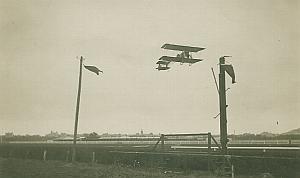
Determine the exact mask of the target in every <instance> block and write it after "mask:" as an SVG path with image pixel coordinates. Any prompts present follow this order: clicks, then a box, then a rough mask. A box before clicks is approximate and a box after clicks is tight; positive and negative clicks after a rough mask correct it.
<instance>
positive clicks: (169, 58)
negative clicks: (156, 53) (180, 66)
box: [159, 56, 203, 64]
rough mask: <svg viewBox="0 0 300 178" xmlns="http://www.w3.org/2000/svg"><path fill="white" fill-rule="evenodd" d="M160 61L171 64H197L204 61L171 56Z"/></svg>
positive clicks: (163, 57)
mask: <svg viewBox="0 0 300 178" xmlns="http://www.w3.org/2000/svg"><path fill="white" fill-rule="evenodd" d="M159 60H163V61H170V62H181V63H190V64H193V63H196V62H199V61H203V60H202V59H189V58H181V57H170V56H162V57H161V58H159Z"/></svg>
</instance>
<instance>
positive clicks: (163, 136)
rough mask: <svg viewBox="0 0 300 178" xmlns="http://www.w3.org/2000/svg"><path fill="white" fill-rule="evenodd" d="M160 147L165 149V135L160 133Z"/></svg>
mask: <svg viewBox="0 0 300 178" xmlns="http://www.w3.org/2000/svg"><path fill="white" fill-rule="evenodd" d="M161 148H162V150H163V151H165V135H164V134H161Z"/></svg>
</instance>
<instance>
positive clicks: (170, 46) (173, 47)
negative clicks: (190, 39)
mask: <svg viewBox="0 0 300 178" xmlns="http://www.w3.org/2000/svg"><path fill="white" fill-rule="evenodd" d="M161 48H163V49H169V50H176V51H187V52H198V51H201V50H204V49H205V48H200V47H191V46H182V45H174V44H168V43H166V44H164V45H163V46H162V47H161Z"/></svg>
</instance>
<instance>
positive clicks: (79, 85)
mask: <svg viewBox="0 0 300 178" xmlns="http://www.w3.org/2000/svg"><path fill="white" fill-rule="evenodd" d="M82 61H83V57H82V56H81V57H80V64H79V65H80V67H79V82H78V93H77V102H76V114H75V125H74V138H73V152H72V162H74V161H76V139H77V128H78V116H79V105H80V93H81V78H82Z"/></svg>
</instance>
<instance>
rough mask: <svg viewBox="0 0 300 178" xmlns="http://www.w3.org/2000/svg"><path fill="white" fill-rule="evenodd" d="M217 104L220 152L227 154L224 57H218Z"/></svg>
mask: <svg viewBox="0 0 300 178" xmlns="http://www.w3.org/2000/svg"><path fill="white" fill-rule="evenodd" d="M219 62H220V63H219V64H220V74H219V104H220V140H221V147H222V153H223V154H227V142H228V139H227V114H226V90H225V68H224V65H225V57H221V58H220V59H219Z"/></svg>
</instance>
